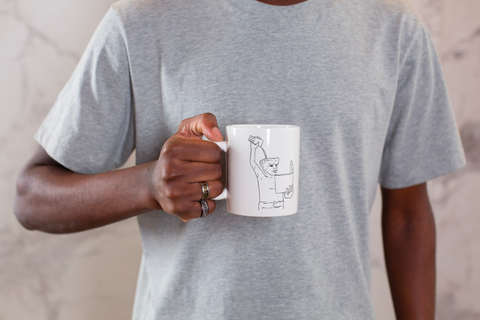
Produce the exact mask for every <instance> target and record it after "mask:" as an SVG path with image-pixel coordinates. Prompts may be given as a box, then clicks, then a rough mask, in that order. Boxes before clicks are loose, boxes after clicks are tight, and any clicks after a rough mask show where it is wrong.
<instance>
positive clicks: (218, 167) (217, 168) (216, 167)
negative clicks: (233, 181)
mask: <svg viewBox="0 0 480 320" xmlns="http://www.w3.org/2000/svg"><path fill="white" fill-rule="evenodd" d="M213 168H214V174H215V179H218V178H220V177H221V176H222V173H223V167H222V165H221V164H220V163H216V164H215V165H214V167H213Z"/></svg>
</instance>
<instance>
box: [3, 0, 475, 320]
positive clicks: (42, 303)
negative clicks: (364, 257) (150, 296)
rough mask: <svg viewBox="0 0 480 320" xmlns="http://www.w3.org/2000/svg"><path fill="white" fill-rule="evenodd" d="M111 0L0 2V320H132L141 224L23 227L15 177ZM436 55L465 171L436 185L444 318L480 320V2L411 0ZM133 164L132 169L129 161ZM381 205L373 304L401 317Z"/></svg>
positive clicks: (384, 314)
mask: <svg viewBox="0 0 480 320" xmlns="http://www.w3.org/2000/svg"><path fill="white" fill-rule="evenodd" d="M113 2H114V1H112V0H69V1H64V0H46V1H36V0H0V48H1V49H0V210H1V211H0V320H3V319H5V320H7V319H8V320H10V319H15V320H17V319H20V320H22V319H36V320H37V319H38V320H55V319H58V320H63V319H65V320H67V319H68V320H77V319H78V320H80V319H89V320H96V319H102V320H105V319H107V320H108V319H115V320H117V319H120V320H121V319H129V318H130V312H131V308H132V304H133V296H134V288H135V282H136V275H137V271H138V265H139V262H140V254H141V247H140V246H141V245H140V237H139V234H138V227H137V224H136V222H135V220H132V219H131V220H127V221H123V222H121V223H118V224H114V225H111V226H108V227H105V228H100V229H96V230H91V231H88V232H83V233H79V234H71V235H62V236H59V235H48V234H43V233H39V232H27V231H25V230H23V229H22V228H21V227H20V226H19V224H18V222H17V221H16V219H15V217H14V215H13V210H12V206H13V196H14V194H15V189H14V188H15V180H16V177H17V175H18V173H19V172H20V170H21V168H22V166H23V164H24V163H25V162H26V161H27V159H28V158H29V157H30V156H31V155H32V153H33V151H34V150H35V148H36V142H35V141H34V140H33V139H32V137H33V134H34V132H35V131H36V129H37V127H38V126H39V124H40V123H41V121H42V119H43V117H44V116H45V115H46V113H47V112H48V110H49V108H50V106H51V105H52V104H53V102H54V101H55V98H56V96H57V95H58V93H59V92H60V90H61V88H62V87H63V85H64V84H65V83H66V81H67V80H68V78H69V77H70V75H71V73H72V71H73V69H74V67H75V65H76V64H77V62H78V60H79V58H80V56H81V54H82V52H83V50H84V48H85V46H86V44H87V42H88V40H89V38H90V37H91V35H92V33H93V31H94V29H95V27H96V26H97V24H98V22H99V21H100V20H101V18H102V17H103V15H104V14H105V12H106V11H107V9H108V7H109V5H110V4H111V3H113ZM412 4H413V5H414V6H416V7H417V8H418V9H419V11H420V13H421V14H422V16H423V18H424V20H425V22H426V25H427V27H428V29H429V30H430V32H431V34H432V38H433V40H434V43H435V45H436V46H437V49H438V51H439V53H440V58H441V62H442V66H443V68H444V73H445V77H446V80H447V85H448V87H449V91H450V95H451V100H452V104H453V107H454V112H455V115H456V118H457V123H458V125H459V129H460V134H461V138H462V142H463V144H464V147H465V153H466V158H467V166H466V167H465V168H463V169H461V170H459V171H458V172H456V173H454V174H451V175H449V176H446V177H442V178H439V179H436V180H434V181H432V182H430V183H429V192H430V196H431V202H432V206H433V207H434V211H435V215H436V221H437V239H438V240H437V241H438V250H437V261H438V276H437V278H438V284H437V292H438V299H437V300H438V303H437V320H447V319H459V320H472V319H480V305H479V304H478V301H479V300H480V255H478V248H479V247H480V234H479V233H478V231H477V229H478V226H479V225H480V214H479V211H480V210H479V208H480V197H479V196H478V194H479V192H478V190H480V90H479V88H480V19H479V18H478V17H480V1H478V0H412ZM130 163H131V161H130ZM380 208H381V201H380V198H379V197H378V195H377V199H376V201H375V204H374V208H373V210H372V214H371V252H372V259H371V261H372V299H373V303H374V307H375V311H376V313H377V316H378V319H382V320H390V319H394V318H395V317H394V313H393V306H392V302H391V298H390V294H389V289H388V282H387V278H386V275H385V263H384V259H383V252H382V250H383V249H382V244H381V230H380Z"/></svg>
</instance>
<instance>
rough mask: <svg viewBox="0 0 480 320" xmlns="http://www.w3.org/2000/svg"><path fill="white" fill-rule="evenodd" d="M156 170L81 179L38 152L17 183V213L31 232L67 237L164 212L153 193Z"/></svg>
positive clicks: (147, 167) (148, 166)
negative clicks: (142, 215)
mask: <svg viewBox="0 0 480 320" xmlns="http://www.w3.org/2000/svg"><path fill="white" fill-rule="evenodd" d="M154 165H155V163H153V162H151V163H147V164H143V165H140V166H135V167H132V168H127V169H123V170H116V171H111V172H106V173H101V174H95V175H87V174H80V173H75V172H72V171H70V170H68V169H67V168H65V167H63V166H62V165H60V164H59V163H58V162H56V161H55V160H53V159H52V158H51V157H50V156H49V155H48V154H47V153H46V152H45V150H44V149H43V148H42V147H41V146H40V147H39V148H38V149H37V151H36V152H35V154H34V155H33V157H32V159H31V160H30V161H29V163H28V164H27V165H26V167H25V168H24V170H23V171H22V173H21V174H20V176H19V178H18V182H17V196H16V198H15V213H16V215H17V218H18V220H19V221H20V222H21V223H22V225H23V226H24V227H25V228H27V229H31V230H34V229H36V230H42V231H46V232H51V233H68V232H76V231H82V230H87V229H92V228H96V227H100V226H103V225H107V224H110V223H113V222H117V221H120V220H123V219H127V218H130V217H132V216H135V215H137V214H140V213H144V212H147V211H150V210H155V209H161V207H160V205H159V204H158V202H156V201H155V199H154V198H153V197H152V195H151V193H150V191H149V179H150V177H151V176H152V172H153V170H154Z"/></svg>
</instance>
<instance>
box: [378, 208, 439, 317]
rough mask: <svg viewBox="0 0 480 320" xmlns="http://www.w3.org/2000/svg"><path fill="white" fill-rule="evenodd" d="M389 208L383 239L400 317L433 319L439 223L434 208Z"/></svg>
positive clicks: (395, 303) (384, 216) (389, 276)
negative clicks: (432, 210)
mask: <svg viewBox="0 0 480 320" xmlns="http://www.w3.org/2000/svg"><path fill="white" fill-rule="evenodd" d="M385 210H389V209H384V214H383V219H382V229H383V243H384V251H385V261H386V266H387V272H388V278H389V282H390V289H391V292H392V299H393V304H394V307H395V313H396V316H397V319H398V320H402V319H409V320H415V319H428V320H433V319H434V313H435V223H434V219H433V215H432V214H431V210H429V208H426V209H425V210H426V211H428V212H417V213H409V214H405V213H401V212H397V213H396V212H389V213H385ZM390 210H393V209H390ZM406 216H409V217H410V218H407V219H405V217H406Z"/></svg>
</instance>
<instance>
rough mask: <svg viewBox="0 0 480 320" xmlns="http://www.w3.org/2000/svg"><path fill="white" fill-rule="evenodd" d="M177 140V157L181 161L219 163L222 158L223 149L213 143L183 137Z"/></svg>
mask: <svg viewBox="0 0 480 320" xmlns="http://www.w3.org/2000/svg"><path fill="white" fill-rule="evenodd" d="M177 139H178V140H177ZM175 140H176V141H175V142H176V147H175V148H176V150H175V157H176V158H177V159H179V160H183V161H192V162H206V163H218V162H220V159H221V158H222V149H220V147H219V146H217V145H216V144H215V143H213V142H211V141H207V140H199V139H190V138H182V137H178V138H175Z"/></svg>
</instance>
